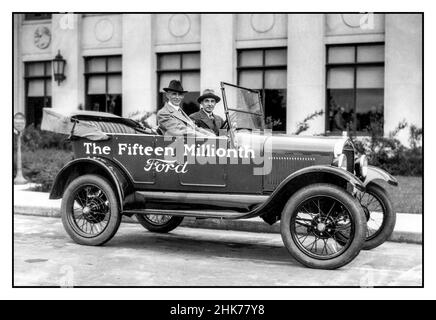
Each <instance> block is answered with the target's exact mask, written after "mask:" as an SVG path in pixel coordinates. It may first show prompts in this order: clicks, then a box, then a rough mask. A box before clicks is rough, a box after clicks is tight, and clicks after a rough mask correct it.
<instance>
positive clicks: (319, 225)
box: [312, 217, 335, 239]
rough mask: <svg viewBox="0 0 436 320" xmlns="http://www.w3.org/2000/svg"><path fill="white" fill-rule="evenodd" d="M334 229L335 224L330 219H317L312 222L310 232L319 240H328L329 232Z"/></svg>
mask: <svg viewBox="0 0 436 320" xmlns="http://www.w3.org/2000/svg"><path fill="white" fill-rule="evenodd" d="M334 229H335V224H334V222H333V221H332V220H331V219H330V218H327V219H325V218H324V219H323V218H322V217H318V218H316V219H314V220H313V221H312V231H313V233H314V234H315V235H316V236H317V237H319V238H322V239H327V238H330V237H331V232H332V230H334Z"/></svg>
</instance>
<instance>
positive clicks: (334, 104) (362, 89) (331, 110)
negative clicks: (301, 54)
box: [326, 43, 384, 134]
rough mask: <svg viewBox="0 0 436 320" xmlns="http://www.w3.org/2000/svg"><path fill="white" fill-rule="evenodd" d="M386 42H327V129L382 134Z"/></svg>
mask: <svg viewBox="0 0 436 320" xmlns="http://www.w3.org/2000/svg"><path fill="white" fill-rule="evenodd" d="M383 98H384V44H382V43H375V44H370V43H368V44H355V45H331V46H327V93H326V102H327V115H328V117H326V121H327V123H326V128H328V132H334V133H337V132H341V131H351V132H352V133H354V134H367V133H368V132H370V131H372V132H375V133H376V134H383V109H384V107H383Z"/></svg>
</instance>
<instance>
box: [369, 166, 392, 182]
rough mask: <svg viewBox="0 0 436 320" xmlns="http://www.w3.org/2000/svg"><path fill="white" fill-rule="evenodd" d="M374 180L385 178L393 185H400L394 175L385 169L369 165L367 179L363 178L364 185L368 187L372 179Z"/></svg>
mask: <svg viewBox="0 0 436 320" xmlns="http://www.w3.org/2000/svg"><path fill="white" fill-rule="evenodd" d="M374 180H384V181H386V182H387V183H389V184H390V185H392V186H398V180H397V179H395V178H394V177H393V176H392V175H390V174H389V173H387V172H386V171H384V170H383V169H380V168H377V167H374V166H368V174H367V175H366V177H365V180H363V185H364V186H365V187H366V186H367V185H368V184H369V183H370V182H371V181H374Z"/></svg>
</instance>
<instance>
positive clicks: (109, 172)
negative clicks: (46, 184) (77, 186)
mask: <svg viewBox="0 0 436 320" xmlns="http://www.w3.org/2000/svg"><path fill="white" fill-rule="evenodd" d="M88 173H91V174H92V173H93V174H99V175H102V176H103V177H105V178H106V179H107V180H109V183H111V184H112V185H113V186H114V188H115V190H114V191H115V192H116V195H117V197H118V200H119V203H120V210H122V207H123V200H124V197H125V195H127V194H128V193H129V192H130V191H131V190H132V183H131V181H130V180H129V178H128V177H127V175H126V174H125V173H124V172H123V170H122V169H121V168H119V167H118V165H116V164H115V163H114V162H113V161H111V160H109V159H105V158H78V159H74V160H72V161H70V162H68V163H67V164H66V165H65V166H64V167H63V168H62V169H61V170H60V171H59V173H58V174H57V176H56V178H55V181H54V183H53V186H52V188H51V191H50V196H49V198H50V199H59V198H62V196H63V193H64V191H65V188H66V187H67V185H68V184H69V182H70V181H71V180H72V179H74V178H76V177H78V176H80V175H83V174H88Z"/></svg>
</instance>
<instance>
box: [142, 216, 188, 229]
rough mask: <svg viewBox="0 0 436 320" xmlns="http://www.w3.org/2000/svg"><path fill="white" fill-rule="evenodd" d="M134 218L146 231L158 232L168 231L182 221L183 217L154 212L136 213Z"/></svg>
mask: <svg viewBox="0 0 436 320" xmlns="http://www.w3.org/2000/svg"><path fill="white" fill-rule="evenodd" d="M136 219H137V220H138V222H139V223H140V224H141V225H142V226H143V227H144V228H145V229H147V230H148V231H151V232H159V233H167V232H170V231H172V230H174V229H175V228H177V227H178V226H179V224H180V223H182V221H183V217H176V216H170V215H156V214H147V215H141V214H137V215H136Z"/></svg>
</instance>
